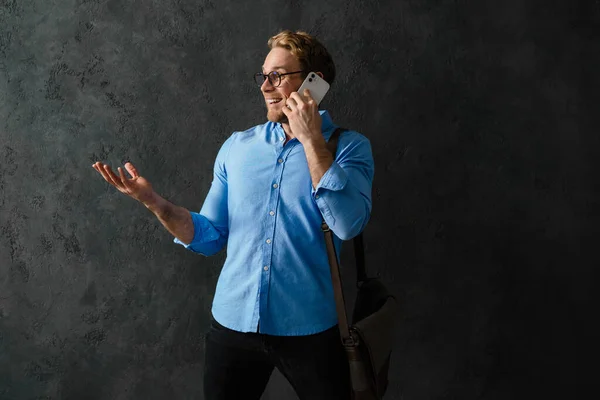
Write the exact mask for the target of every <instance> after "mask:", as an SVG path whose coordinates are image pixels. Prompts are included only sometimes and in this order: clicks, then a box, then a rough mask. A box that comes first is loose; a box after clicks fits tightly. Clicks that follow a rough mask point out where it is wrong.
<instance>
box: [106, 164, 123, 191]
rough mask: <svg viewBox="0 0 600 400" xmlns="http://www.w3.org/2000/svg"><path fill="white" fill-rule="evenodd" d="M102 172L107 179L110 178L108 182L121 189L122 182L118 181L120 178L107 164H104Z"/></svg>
mask: <svg viewBox="0 0 600 400" xmlns="http://www.w3.org/2000/svg"><path fill="white" fill-rule="evenodd" d="M104 172H105V173H106V175H107V176H108V179H110V180H109V182H111V183H112V184H113V185H114V186H115V187H116V188H117V189H122V184H121V182H120V181H121V180H120V179H119V178H118V177H117V175H115V173H114V172H113V170H112V169H111V168H110V166H109V165H106V164H105V165H104Z"/></svg>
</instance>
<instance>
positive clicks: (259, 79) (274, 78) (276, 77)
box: [254, 71, 304, 87]
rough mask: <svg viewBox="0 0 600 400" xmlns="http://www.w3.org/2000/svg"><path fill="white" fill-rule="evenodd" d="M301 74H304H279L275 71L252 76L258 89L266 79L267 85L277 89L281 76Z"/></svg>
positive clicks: (297, 72)
mask: <svg viewBox="0 0 600 400" xmlns="http://www.w3.org/2000/svg"><path fill="white" fill-rule="evenodd" d="M301 72H304V71H294V72H286V73H285V74H280V73H279V72H277V71H271V72H269V73H268V74H263V73H262V72H257V73H256V74H254V82H256V84H257V85H258V86H259V87H260V86H262V85H263V83H265V81H266V80H267V79H268V80H269V83H270V84H271V85H273V86H274V87H277V86H279V85H281V77H282V76H286V75H291V74H299V73H301Z"/></svg>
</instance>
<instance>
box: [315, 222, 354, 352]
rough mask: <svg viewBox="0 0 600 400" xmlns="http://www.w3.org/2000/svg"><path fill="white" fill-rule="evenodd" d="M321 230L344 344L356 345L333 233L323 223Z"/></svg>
mask: <svg viewBox="0 0 600 400" xmlns="http://www.w3.org/2000/svg"><path fill="white" fill-rule="evenodd" d="M321 229H322V230H323V232H324V234H325V245H326V247H327V258H328V259H329V268H330V269H331V281H332V283H333V295H334V297H335V308H336V311H337V315H338V326H339V329H340V337H341V338H342V343H344V344H346V345H350V346H351V345H352V344H354V340H353V338H352V335H350V329H349V327H348V316H347V315H346V302H345V301H344V291H343V290H342V278H341V275H340V266H339V264H338V260H337V254H336V253H335V246H334V245H333V232H331V229H329V226H327V224H326V223H325V221H323V223H322V225H321Z"/></svg>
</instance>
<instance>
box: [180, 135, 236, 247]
mask: <svg viewBox="0 0 600 400" xmlns="http://www.w3.org/2000/svg"><path fill="white" fill-rule="evenodd" d="M233 138H234V136H233V135H232V136H231V137H229V139H227V140H226V141H225V143H223V146H221V149H220V150H219V153H218V154H217V158H216V160H215V164H214V172H213V181H212V184H211V186H210V190H209V191H208V194H207V196H206V199H205V200H204V204H203V205H202V209H201V210H200V212H199V213H197V212H192V211H191V212H190V215H191V216H192V222H193V223H194V238H193V239H192V241H191V242H190V243H183V242H182V241H180V240H179V239H177V238H175V239H174V240H173V241H174V242H175V243H177V244H180V245H182V246H184V247H185V248H186V249H188V250H191V251H193V252H195V253H199V254H202V255H205V256H210V255H213V254H216V253H218V252H219V251H220V250H221V249H222V248H223V247H224V246H225V244H226V243H227V238H228V236H229V227H228V219H229V211H228V207H227V168H226V161H227V157H228V155H229V151H230V149H231V144H232V141H233Z"/></svg>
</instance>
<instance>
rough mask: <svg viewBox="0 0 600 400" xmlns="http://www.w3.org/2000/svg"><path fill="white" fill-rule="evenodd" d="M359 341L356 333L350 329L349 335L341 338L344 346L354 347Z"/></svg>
mask: <svg viewBox="0 0 600 400" xmlns="http://www.w3.org/2000/svg"><path fill="white" fill-rule="evenodd" d="M359 343H360V341H359V340H358V337H357V336H356V333H354V332H352V331H351V332H350V336H349V337H347V338H345V339H343V340H342V344H343V345H344V347H356V346H358V344H359Z"/></svg>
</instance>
